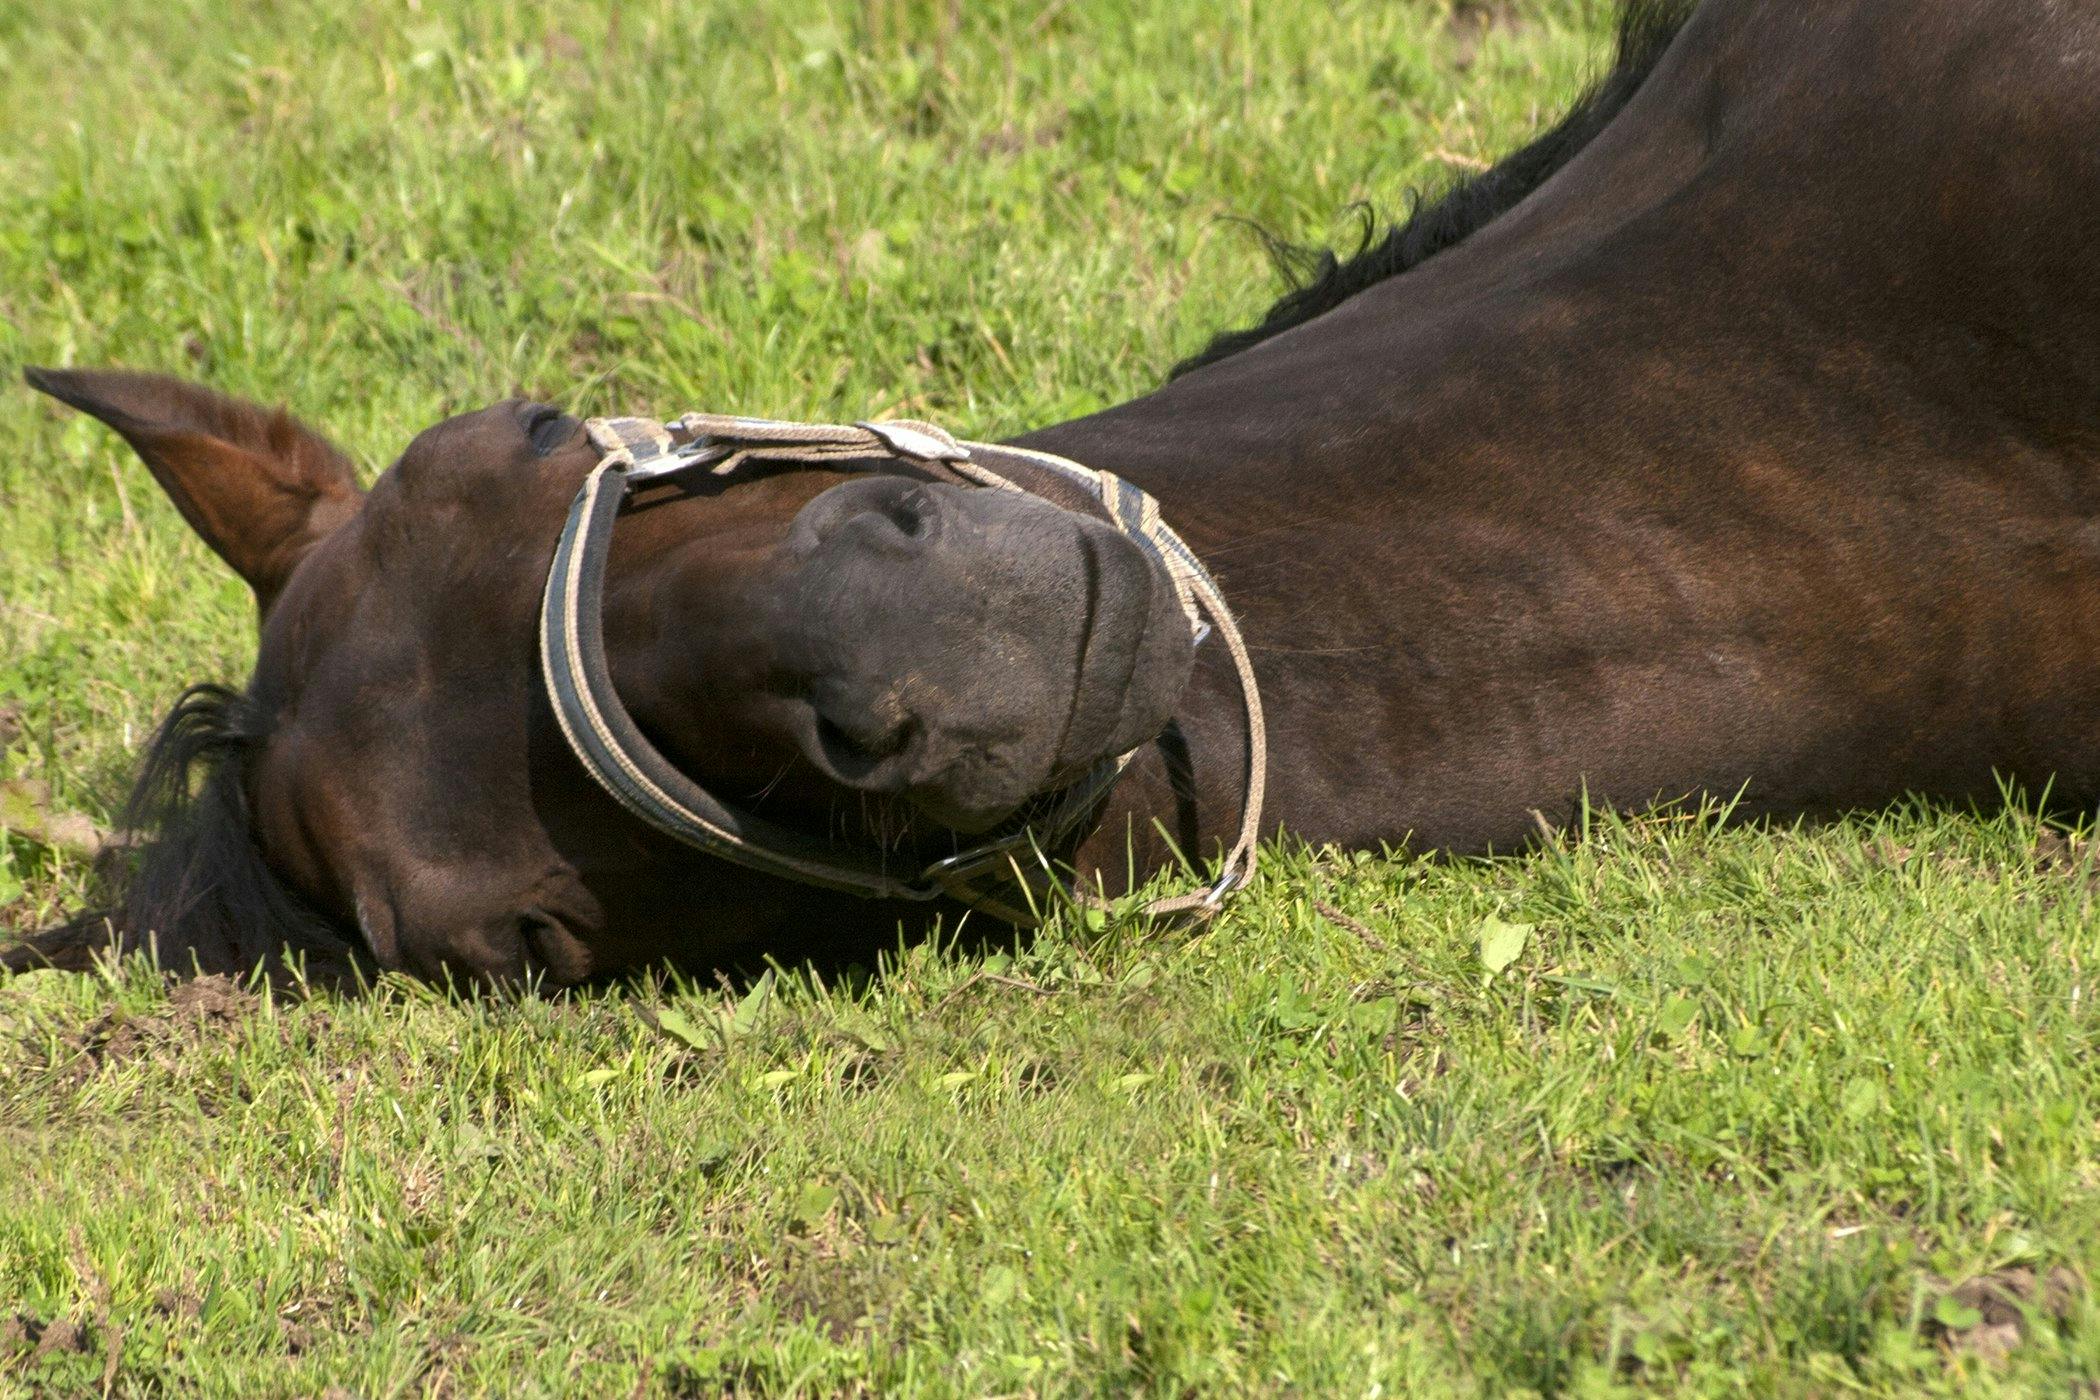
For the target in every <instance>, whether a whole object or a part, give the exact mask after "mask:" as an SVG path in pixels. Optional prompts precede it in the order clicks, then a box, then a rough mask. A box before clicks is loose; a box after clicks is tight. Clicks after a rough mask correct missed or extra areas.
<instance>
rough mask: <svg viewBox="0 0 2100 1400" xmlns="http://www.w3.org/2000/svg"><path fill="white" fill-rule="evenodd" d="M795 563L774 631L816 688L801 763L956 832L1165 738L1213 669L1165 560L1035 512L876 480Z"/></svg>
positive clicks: (795, 552)
mask: <svg viewBox="0 0 2100 1400" xmlns="http://www.w3.org/2000/svg"><path fill="white" fill-rule="evenodd" d="M780 562H781V563H782V564H783V566H784V569H785V572H784V574H783V575H782V576H781V577H780V580H779V585H778V588H777V589H776V590H772V591H773V596H774V598H775V599H776V600H777V601H776V606H775V608H774V610H773V612H774V615H773V618H772V625H771V628H770V630H771V631H772V632H773V635H774V638H775V645H776V651H777V655H778V657H779V658H780V661H781V663H782V664H783V666H784V667H785V668H786V669H787V670H788V671H789V672H790V673H791V674H794V675H797V676H799V677H801V678H802V680H803V682H804V685H805V688H806V697H807V706H806V712H805V713H803V714H802V715H801V716H800V723H799V725H798V732H797V733H795V734H794V736H793V737H794V740H795V742H796V744H797V746H798V747H799V748H800V750H801V751H802V753H803V755H804V756H805V757H806V758H807V759H808V761H809V762H810V763H811V764H813V765H814V766H815V767H816V768H818V770H819V771H821V772H822V773H824V774H825V776H827V777H829V778H831V779H832V780H833V781H835V782H838V783H840V784H843V785H845V786H847V787H850V788H854V789H857V790H860V791H863V792H868V793H875V794H883V795H893V796H899V797H902V798H904V799H906V800H908V801H909V802H911V803H912V804H913V806H915V807H916V808H917V809H918V810H919V811H921V812H922V813H924V814H925V815H926V816H927V817H929V818H931V819H932V820H934V821H936V822H938V823H940V824H941V825H943V826H946V827H948V828H950V829H953V830H956V831H962V832H976V831H981V830H984V829H986V828H988V827H990V826H993V825H995V824H997V823H998V822H999V821H1000V820H1001V819H1003V818H1005V817H1006V816H1008V815H1009V814H1011V813H1012V812H1014V811H1015V810H1016V809H1018V808H1019V807H1020V806H1022V805H1023V804H1024V803H1026V802H1027V801H1028V800H1029V799H1030V798H1032V797H1035V796H1036V795H1038V794H1040V793H1042V792H1045V791H1048V790H1051V789H1054V788H1057V787H1060V786H1062V785H1064V784H1066V783H1069V782H1072V781H1076V780H1077V779H1078V778H1079V777H1080V776H1082V775H1084V774H1085V773H1086V772H1087V771H1088V770H1090V769H1091V768H1092V767H1093V766H1094V765H1096V764H1098V763H1099V762H1101V761H1102V760H1104V759H1112V758H1115V757H1117V756H1119V755H1121V754H1124V753H1127V752H1129V751H1130V750H1132V749H1134V748H1137V747H1138V746H1140V745H1142V744H1144V743H1145V742H1146V741H1148V740H1150V739H1151V738H1153V737H1154V736H1155V735H1157V734H1158V733H1159V732H1160V730H1161V729H1163V728H1164V727H1165V726H1166V724H1167V722H1168V721H1169V720H1170V719H1171V718H1172V717H1173V713H1174V709H1175V706H1176V704H1177V703H1178V702H1179V700H1180V697H1181V693H1182V691H1183V689H1184V688H1185V687H1186V685H1187V683H1188V678H1189V671H1190V668H1191V666H1192V664H1193V661H1194V654H1195V646H1194V641H1193V638H1192V637H1191V634H1190V630H1189V627H1188V625H1187V622H1186V620H1185V618H1184V616H1183V613H1182V609H1181V607H1180V604H1179V602H1178V601H1177V598H1176V594H1175V590H1174V586H1173V581H1172V580H1171V579H1170V578H1169V577H1168V576H1167V573H1166V571H1165V569H1164V568H1163V567H1162V566H1161V564H1160V562H1159V561H1158V559H1157V558H1156V557H1155V556H1154V555H1152V554H1151V553H1149V552H1148V551H1146V550H1145V549H1143V548H1141V547H1140V546H1138V545H1137V544H1136V543H1134V542H1133V541H1132V540H1130V539H1129V538H1127V537H1126V536H1125V535H1123V534H1122V533H1120V532H1119V531H1118V530H1117V529H1116V528H1115V527H1114V526H1112V525H1111V524H1109V523H1108V522H1107V521H1105V520H1100V519H1096V518H1094V517H1091V516H1085V515H1080V514H1077V513H1075V512H1072V511H1069V510H1063V509H1060V508H1059V507H1057V506H1054V505H1051V504H1049V503H1047V502H1045V501H1042V500H1040V499H1038V498H1036V497H1034V496H1030V495H1026V494H1024V493H1021V492H1012V491H987V490H982V489H973V488H967V487H962V486H956V485H952V484H948V483H945V482H937V481H924V480H918V479H914V478H910V477H904V476H894V475H882V476H868V477H862V478H857V479H855V480H852V481H848V482H846V483H844V484H842V485H839V486H835V487H832V488H831V489H830V490H828V491H825V492H824V493H822V494H821V495H819V496H817V497H816V498H815V499H814V500H812V501H811V502H810V503H809V504H808V505H807V506H805V507H804V508H803V509H802V511H801V512H800V514H799V515H798V516H797V517H796V520H795V522H794V524H793V526H792V528H791V529H790V531H789V533H788V536H787V539H786V540H785V541H784V543H783V545H782V549H781V560H780Z"/></svg>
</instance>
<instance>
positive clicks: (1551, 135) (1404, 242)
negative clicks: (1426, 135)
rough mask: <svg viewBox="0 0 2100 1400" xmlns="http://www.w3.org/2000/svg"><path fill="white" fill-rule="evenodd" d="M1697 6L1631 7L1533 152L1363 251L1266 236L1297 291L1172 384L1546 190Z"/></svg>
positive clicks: (1215, 345) (1178, 370)
mask: <svg viewBox="0 0 2100 1400" xmlns="http://www.w3.org/2000/svg"><path fill="white" fill-rule="evenodd" d="M1692 7H1693V3H1692V0H1626V4H1625V6H1624V8H1623V9H1621V10H1620V12H1619V38H1618V50H1617V54H1616V56H1615V57H1614V58H1613V60H1612V66H1611V70H1610V71H1609V72H1608V73H1606V74H1605V75H1604V77H1603V78H1602V79H1601V80H1599V81H1598V82H1597V83H1596V84H1595V85H1594V86H1592V87H1591V88H1590V89H1589V91H1588V92H1586V93H1584V94H1583V95H1582V97H1581V98H1579V99H1578V100H1577V101H1576V103H1575V105H1574V107H1573V108H1572V109H1571V110H1570V111H1569V112H1568V114H1567V115H1566V116H1564V117H1562V118H1561V119H1560V121H1559V123H1557V124H1556V125H1555V126H1554V127H1553V128H1552V129H1551V130H1550V131H1548V132H1546V134H1545V135H1543V136H1540V137H1538V138H1537V139H1535V140H1534V141H1532V142H1531V144H1529V145H1527V146H1524V147H1523V148H1521V149H1519V150H1517V151H1515V152H1514V153H1512V154H1510V155H1507V156H1504V157H1503V158H1502V160H1501V161H1500V162H1498V163H1497V164H1496V165H1495V166H1494V167H1493V168H1492V169H1490V170H1486V171H1483V172H1482V173H1480V174H1479V175H1476V176H1473V177H1472V178H1470V179H1467V180H1462V181H1460V182H1459V183H1458V184H1456V185H1454V186H1453V187H1452V188H1451V189H1449V190H1447V191H1446V192H1445V193H1444V194H1443V195H1442V196H1441V197H1439V198H1437V199H1436V200H1434V201H1430V202H1424V200H1423V199H1422V196H1421V195H1420V193H1419V192H1417V193H1415V194H1413V195H1411V196H1410V197H1409V203H1410V206H1411V207H1410V211H1409V214H1408V217H1407V221H1406V222H1405V223H1402V224H1400V225H1399V226H1398V227H1394V228H1389V229H1387V231H1386V234H1385V236H1384V237H1383V238H1379V237H1378V236H1377V230H1376V223H1375V220H1374V219H1372V218H1371V217H1369V216H1368V215H1367V216H1366V217H1365V220H1364V230H1363V238H1362V240H1361V241H1360V242H1359V243H1358V244H1357V247H1356V251H1355V252H1353V253H1351V254H1350V255H1349V256H1348V258H1347V259H1346V260H1345V259H1342V258H1338V257H1336V256H1335V254H1334V253H1333V252H1332V251H1330V250H1328V249H1324V248H1323V249H1311V248H1303V247H1299V246H1296V245H1294V244H1290V243H1287V242H1285V241H1283V240H1282V239H1279V238H1276V237H1274V236H1272V235H1264V239H1265V241H1266V242H1267V243H1268V245H1269V253H1270V257H1271V258H1272V259H1273V260H1274V262H1275V264H1276V267H1277V270H1278V271H1279V272H1281V273H1282V274H1283V277H1284V279H1285V281H1287V282H1288V283H1290V287H1291V289H1290V291H1288V292H1286V293H1285V294H1284V295H1283V296H1282V298H1280V299H1279V300H1278V301H1277V303H1276V304H1275V305H1274V306H1272V307H1270V308H1269V311H1268V314H1267V315H1266V316H1264V317H1262V319H1261V321H1260V322H1259V323H1257V324H1255V325H1253V326H1250V327H1248V328H1247V329H1246V330H1240V331H1227V332H1225V333H1224V334H1222V335H1219V336H1217V337H1216V338H1214V339H1213V340H1212V341H1211V342H1210V344H1208V345H1206V346H1204V347H1203V349H1201V350H1199V351H1198V352H1197V353H1196V354H1194V355H1192V356H1190V357H1189V358H1188V359H1186V360H1183V361H1182V362H1181V363H1180V364H1178V365H1176V366H1174V369H1173V371H1172V374H1173V376H1179V375H1183V374H1186V373H1188V372H1189V371H1190V370H1192V369H1198V368H1200V367H1202V366H1204V365H1207V364H1212V363H1215V362H1216V361H1218V360H1222V359H1224V358H1226V357H1227V356H1229V355H1236V354H1238V353H1239V352H1240V351H1242V350H1245V349H1246V348H1247V347H1248V346H1250V345H1258V344H1260V343H1261V342H1262V341H1264V340H1267V339H1268V338H1269V337H1270V336H1272V335H1276V334H1278V333H1279V332H1282V331H1287V330H1289V329H1290V328H1291V327H1293V326H1296V325H1301V324H1303V323H1304V322H1306V321H1310V320H1312V319H1313V318H1314V317H1315V316H1319V315H1323V314H1324V313H1326V312H1329V311H1332V310H1333V309H1334V308H1335V307H1337V306H1340V305H1341V304H1342V303H1343V302H1345V301H1347V300H1348V299H1349V298H1351V297H1353V296H1355V295H1356V294H1357V293H1358V292H1361V291H1363V290H1364V289H1365V288H1367V287H1370V286H1372V285H1373V284H1375V283H1378V282H1383V281H1384V280H1385V279H1387V278H1388V277H1397V276H1399V275H1400V274H1401V273H1403V272H1406V271H1407V270H1408V269H1410V268H1413V267H1417V266H1419V265H1420V264H1422V263H1424V262H1427V261H1428V260H1429V259H1431V258H1433V257H1435V256H1436V255H1437V254H1438V253H1441V252H1443V251H1444V250H1445V249H1447V248H1451V247H1455V246H1456V245H1457V244H1459V243H1461V242H1463V241H1465V240H1466V239H1467V238H1468V237H1470V236H1472V234H1474V233H1475V232H1477V231H1478V230H1480V229H1482V228H1484V227H1486V226H1487V225H1488V224H1489V223H1491V222H1493V221H1494V220H1495V219H1497V218H1500V217H1501V216H1502V215H1503V214H1505V213H1507V212H1508V211H1509V210H1510V209H1512V208H1514V207H1515V206H1516V205H1517V204H1518V203H1519V202H1520V201H1522V200H1523V199H1524V197H1525V196H1527V195H1529V194H1530V193H1531V192H1532V191H1533V190H1536V189H1537V188H1538V187H1539V186H1540V185H1543V184H1544V183H1546V181H1547V180H1548V179H1550V178H1551V177H1552V176H1553V174H1554V172H1555V171H1557V170H1559V169H1560V168H1561V167H1562V166H1564V165H1566V164H1567V163H1568V162H1569V161H1570V160H1572V159H1573V158H1574V157H1575V154H1576V152H1578V151H1580V150H1581V149H1582V148H1583V147H1584V146H1587V145H1588V144H1589V143H1590V142H1591V140H1593V139H1594V138H1595V137H1596V135H1597V133H1598V132H1600V131H1602V130H1604V128H1605V127H1606V126H1607V125H1609V124H1610V122H1611V120H1612V118H1614V117H1616V116H1617V115H1618V114H1619V111H1620V109H1621V108H1623V107H1624V106H1625V105H1626V104H1627V102H1628V101H1629V100H1631V99H1632V97H1633V95H1634V93H1636V92H1638V91H1639V90H1640V87H1641V84H1642V83H1644V82H1646V81H1647V80H1648V75H1649V73H1651V72H1652V71H1653V70H1654V68H1655V65H1656V64H1657V63H1658V62H1659V61H1661V59H1662V56H1663V54H1664V52H1666V51H1667V50H1668V49H1669V47H1670V42H1671V40H1673V39H1675V38H1676V37H1677V32H1678V31H1679V30H1680V29H1682V28H1683V27H1684V23H1685V21H1686V20H1687V19H1689V18H1690V17H1691V11H1692Z"/></svg>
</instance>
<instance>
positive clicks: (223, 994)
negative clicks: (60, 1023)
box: [74, 977, 260, 1074]
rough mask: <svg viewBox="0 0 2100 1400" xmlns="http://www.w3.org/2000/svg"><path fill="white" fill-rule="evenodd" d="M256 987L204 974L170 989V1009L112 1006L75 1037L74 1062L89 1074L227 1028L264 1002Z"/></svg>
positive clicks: (176, 1048)
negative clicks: (137, 1010)
mask: <svg viewBox="0 0 2100 1400" xmlns="http://www.w3.org/2000/svg"><path fill="white" fill-rule="evenodd" d="M259 1004H260V1002H259V999H258V998H257V997H256V996H255V994H254V993H252V992H249V991H247V990H246V989H244V988H243V987H241V985H240V984H239V983H237V982H235V981H233V980H232V979H231V978H228V977H199V978H196V979H194V980H192V981H188V982H178V983H176V984H175V985H174V986H173V987H171V988H169V990H168V1003H167V1006H166V1008H165V1009H163V1010H159V1011H151V1012H145V1013H133V1012H128V1011H125V1010H122V1009H121V1008H115V1007H113V1008H111V1009H110V1010H108V1011H105V1012H103V1013H102V1014H101V1015H100V1016H97V1017H96V1018H95V1019H94V1020H93V1021H90V1022H89V1023H88V1024H87V1026H86V1028H85V1029H83V1030H82V1031H81V1032H80V1034H79V1035H78V1037H77V1038H76V1040H75V1044H76V1046H77V1049H78V1054H77V1055H76V1056H75V1059H74V1064H75V1065H76V1066H77V1067H78V1069H79V1071H80V1072H81V1073H83V1074H86V1073H92V1072H94V1071H95V1070H98V1069H100V1068H101V1067H102V1066H104V1065H106V1064H110V1063H113V1062H114V1063H119V1064H121V1063H123V1062H125V1061H127V1060H132V1059H136V1058H138V1057H139V1056H142V1055H153V1056H161V1057H170V1056H172V1055H173V1054H174V1053H175V1052H178V1051H180V1050H181V1049H183V1048H184V1047H186V1046H189V1045H193V1044H195V1043H196V1042H198V1041H199V1040H202V1039H203V1038H205V1037H206V1036H207V1035H212V1034H223V1033H224V1032H225V1031H226V1030H228V1029H229V1028H231V1027H232V1026H234V1025H237V1024H238V1023H240V1022H241V1021H244V1020H246V1019H247V1018H248V1016H249V1015H250V1014H251V1013H252V1012H253V1011H254V1010H255V1008H256V1006H257V1005H259Z"/></svg>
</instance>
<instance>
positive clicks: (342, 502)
mask: <svg viewBox="0 0 2100 1400" xmlns="http://www.w3.org/2000/svg"><path fill="white" fill-rule="evenodd" d="M23 377H24V378H26V379H27V380H28V381H29V383H30V384H31V385H32V386H34V387H35V388H38V389H41V390H42V391H43V392H45V393H47V394H49V395H51V396H52V397H53V398H55V399H59V400H61V401H63V402H65V403H69V404H71V405H72V406H73V407H75V408H77V409H79V410H80V411H81V412H83V413H91V414H93V415H94V416H95V417H97V418H99V419H101V420H102V421H103V422H105V423H107V424H109V426H110V427H112V428H115V429H116V430H117V431H118V432H119V433H120V434H122V435H123V438H124V440H125V441H126V442H128V443H130V444H131V446H132V449H133V450H134V451H136V452H137V453H138V454H139V456H140V457H141V458H143V459H144V461H145V463H146V466H147V467H148V468H149V469H150V470H151V471H152V473H153V478H154V480H156V481H158V482H159V483H160V485H161V489H162V490H164V491H166V492H167V493H168V495H169V497H171V498H172V499H173V500H174V502H175V508H176V509H177V510H179V511H181V512H182V518H183V519H184V520H187V521H188V522H189V523H190V528H192V529H194V530H195V531H196V532H197V533H198V534H199V535H202V536H203V537H204V542H205V543H206V544H208V545H210V546H211V547H212V548H213V549H214V550H216V551H217V552H218V555H219V557H220V558H222V559H224V560H225V561H226V562H227V563H228V564H231V565H232V566H233V570H234V572H235V573H237V574H239V575H240V576H241V577H242V578H244V579H246V580H247V581H248V584H249V586H250V587H252V588H253V589H254V590H255V596H256V599H257V601H258V602H259V603H260V604H261V605H262V606H263V607H264V608H265V609H267V608H268V607H269V606H270V603H271V602H272V601H273V600H274V599H275V598H276V596H277V593H278V591H279V590H280V589H282V588H283V587H284V585H285V581H286V580H287V579H289V578H290V577H291V576H292V570H293V568H295V567H296V566H297V565H298V563H299V561H300V559H301V558H303V557H304V556H305V554H306V551H307V550H309V549H311V548H312V547H313V546H314V545H315V544H317V543H318V542H320V540H322V539H323V538H324V537H326V536H327V535H328V534H329V532H330V531H332V530H334V529H335V528H336V527H337V526H338V525H341V524H342V523H343V522H344V521H346V520H348V519H349V518H350V517H351V516H353V515H355V514H356V513H357V508H358V506H359V505H360V504H361V503H362V500H363V495H362V493H361V492H360V491H359V490H358V486H357V476H356V473H355V472H354V471H353V469H352V468H351V465H350V459H349V458H347V457H345V456H344V455H343V454H342V452H341V451H340V450H339V449H337V448H336V447H335V446H334V445H333V444H332V443H330V442H329V441H328V440H327V439H326V438H323V437H322V436H321V435H320V434H319V433H316V432H315V431H314V430H313V429H311V428H309V427H307V426H306V425H305V424H303V423H301V422H299V421H298V420H297V419H295V418H293V417H292V416H291V415H290V414H289V413H287V412H285V411H284V410H283V409H274V410H273V409H267V408H262V407H259V406H257V405H255V404H252V403H245V402H243V401H241V400H239V399H234V398H229V397H227V396H226V395H224V394H217V393H214V392H212V391H211V390H209V389H206V388H203V387H201V386H199V385H196V384H190V383H186V382H184V381H183V380H180V379H174V378H170V377H169V376H167V375H164V374H137V373H133V372H131V371H128V370H59V369H34V368H32V369H28V370H25V371H24V372H23Z"/></svg>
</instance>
